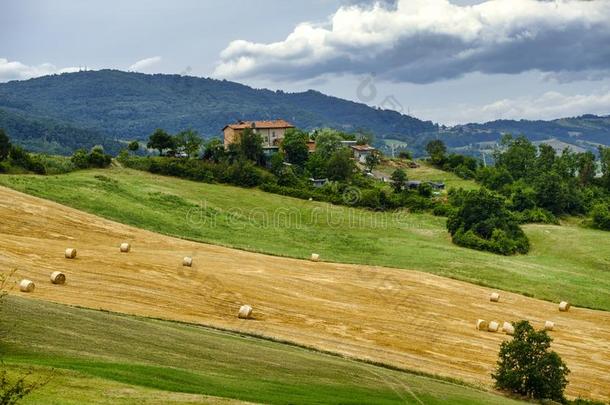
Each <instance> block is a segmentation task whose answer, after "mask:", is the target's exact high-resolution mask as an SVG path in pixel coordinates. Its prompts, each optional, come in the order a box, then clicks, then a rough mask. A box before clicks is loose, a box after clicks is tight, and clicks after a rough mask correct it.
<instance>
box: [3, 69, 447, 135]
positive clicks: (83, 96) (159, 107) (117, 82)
mask: <svg viewBox="0 0 610 405" xmlns="http://www.w3.org/2000/svg"><path fill="white" fill-rule="evenodd" d="M0 108H1V109H5V110H8V111H13V112H21V113H27V114H29V115H31V116H34V117H45V118H49V119H54V120H59V121H62V122H67V123H70V124H71V125H73V126H76V127H79V128H87V129H92V130H96V131H101V132H103V133H105V134H108V135H109V136H110V137H112V138H117V139H144V138H146V137H148V135H149V134H150V133H151V132H152V131H153V130H154V129H155V128H165V129H166V130H168V131H172V132H176V131H179V130H182V129H185V128H193V129H196V130H198V131H199V132H201V133H202V134H205V135H206V136H219V135H220V134H221V130H222V128H223V127H224V126H225V125H226V124H227V123H230V122H234V121H236V120H239V119H271V118H284V119H287V120H289V121H291V122H293V123H294V124H295V125H297V126H298V127H301V128H304V129H312V128H317V127H324V126H330V127H334V128H340V129H345V130H355V129H359V128H362V129H367V130H370V131H373V132H375V133H376V134H378V135H379V136H383V135H386V134H387V135H390V134H395V135H402V136H405V135H415V134H419V133H422V132H427V131H435V130H436V126H435V125H434V124H432V123H431V122H424V121H420V120H418V119H415V118H412V117H409V116H406V115H401V114H399V113H397V112H394V111H386V110H379V109H375V108H371V107H369V106H366V105H364V104H359V103H354V102H351V101H347V100H342V99H339V98H336V97H329V96H326V95H324V94H322V93H319V92H316V91H307V92H304V93H285V92H282V91H277V92H276V91H270V90H264V89H253V88H251V87H248V86H244V85H242V84H239V83H234V82H229V81H226V80H213V79H206V78H196V77H190V76H179V75H162V74H156V75H146V74H142V73H128V72H121V71H117V70H101V71H87V72H78V73H68V74H62V75H53V76H45V77H40V78H36V79H30V80H26V81H13V82H9V83H3V84H0ZM11 135H12V136H16V137H18V138H21V137H22V134H21V132H17V133H14V134H11Z"/></svg>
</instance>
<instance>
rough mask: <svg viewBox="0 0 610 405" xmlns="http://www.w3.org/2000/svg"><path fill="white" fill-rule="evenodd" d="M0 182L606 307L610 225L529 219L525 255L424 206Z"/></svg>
mask: <svg viewBox="0 0 610 405" xmlns="http://www.w3.org/2000/svg"><path fill="white" fill-rule="evenodd" d="M409 173H410V172H409ZM422 176H423V174H422ZM0 184H1V185H5V186H9V187H12V188H14V189H16V190H19V191H23V192H27V193H30V194H33V195H36V196H39V197H43V198H47V199H50V200H54V201H57V202H60V203H62V204H66V205H69V206H72V207H74V208H77V209H81V210H84V211H88V212H90V213H93V214H96V215H101V216H103V217H106V218H109V219H113V220H116V221H119V222H123V223H126V224H129V225H133V226H137V227H140V228H144V229H148V230H151V231H155V232H160V233H162V234H166V235H172V236H177V237H181V238H186V239H190V240H195V241H201V242H207V243H214V244H218V245H224V246H231V247H237V248H240V249H245V250H250V251H256V252H264V253H269V254H273V255H280V256H289V257H297V258H307V257H309V255H310V254H311V252H317V253H320V254H321V255H322V257H323V258H324V260H329V261H335V262H343V263H358V264H367V265H379V266H389V267H396V268H404V269H414V270H419V271H425V272H429V273H433V274H437V275H441V276H445V277H451V278H455V279H460V280H464V281H468V282H472V283H476V284H479V285H486V286H492V287H496V288H502V289H503V290H511V291H515V292H519V293H524V294H528V295H530V296H534V297H536V298H542V299H546V300H549V301H555V302H559V301H560V300H563V299H566V298H567V299H569V300H570V301H571V302H573V303H575V304H577V305H579V306H586V307H589V308H598V309H604V310H610V295H609V294H608V291H610V276H609V275H610V273H608V269H610V233H608V232H604V231H597V230H592V229H584V228H580V227H578V226H575V225H569V224H565V225H563V226H553V225H527V226H525V227H524V229H525V231H526V233H527V235H528V237H529V238H530V241H531V243H532V250H531V252H530V254H528V255H518V256H509V257H504V256H502V257H499V256H497V255H494V254H490V253H484V252H480V251H476V250H472V249H466V248H460V247H458V246H456V245H454V244H453V243H451V238H450V236H449V234H448V233H447V230H446V227H445V219H444V218H440V217H435V216H432V215H428V214H408V213H406V212H402V211H401V212H398V213H393V212H372V211H366V210H361V209H352V208H348V207H342V206H333V205H330V204H326V203H319V202H309V201H306V200H297V199H293V198H289V197H282V196H279V195H275V194H269V193H265V192H262V191H258V190H251V189H243V188H238V187H230V186H223V185H214V184H205V183H197V182H191V181H186V180H180V179H176V178H171V177H162V176H156V175H152V174H147V173H144V172H140V171H134V170H127V169H116V168H114V169H109V170H91V171H80V172H73V173H70V174H67V175H60V176H46V177H41V176H23V175H17V176H8V175H3V176H0Z"/></svg>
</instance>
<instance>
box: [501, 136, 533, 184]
mask: <svg viewBox="0 0 610 405" xmlns="http://www.w3.org/2000/svg"><path fill="white" fill-rule="evenodd" d="M500 147H501V148H500V149H498V150H496V151H495V152H494V159H495V161H496V166H497V167H498V168H505V169H506V170H508V172H509V173H510V175H511V176H512V177H513V179H515V180H519V179H522V178H528V177H531V176H532V175H534V174H535V170H534V169H535V168H536V157H537V149H536V146H534V144H532V143H531V142H530V141H529V140H528V139H527V138H526V137H525V136H518V137H517V138H513V137H512V135H510V134H506V135H504V136H503V137H502V140H501V141H500Z"/></svg>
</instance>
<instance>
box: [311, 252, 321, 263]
mask: <svg viewBox="0 0 610 405" xmlns="http://www.w3.org/2000/svg"><path fill="white" fill-rule="evenodd" d="M311 261H312V262H319V261H320V255H319V254H317V253H312V254H311Z"/></svg>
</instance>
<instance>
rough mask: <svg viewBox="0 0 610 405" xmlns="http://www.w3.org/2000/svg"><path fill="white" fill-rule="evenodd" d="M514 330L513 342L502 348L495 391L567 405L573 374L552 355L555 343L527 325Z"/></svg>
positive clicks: (494, 375) (556, 355)
mask: <svg viewBox="0 0 610 405" xmlns="http://www.w3.org/2000/svg"><path fill="white" fill-rule="evenodd" d="M514 327H515V333H514V336H513V339H512V340H511V341H505V342H503V343H502V344H501V346H500V353H499V356H498V357H499V359H498V363H497V367H496V370H495V372H494V373H493V374H492V378H493V379H494V380H495V381H496V387H497V388H499V389H502V390H507V391H510V392H513V393H515V394H520V395H524V396H526V397H528V398H534V399H550V400H553V401H559V402H564V401H565V398H564V395H563V391H564V389H565V387H566V386H567V384H568V379H567V376H568V374H569V373H570V370H568V368H567V366H566V364H565V363H564V362H563V361H562V360H561V357H559V355H558V354H557V353H555V352H554V351H549V349H550V347H551V342H552V341H553V339H551V337H550V336H549V335H548V334H547V332H546V331H545V330H541V331H536V330H534V328H533V327H532V325H530V323H529V322H528V321H520V322H517V323H516V324H515V325H514Z"/></svg>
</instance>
